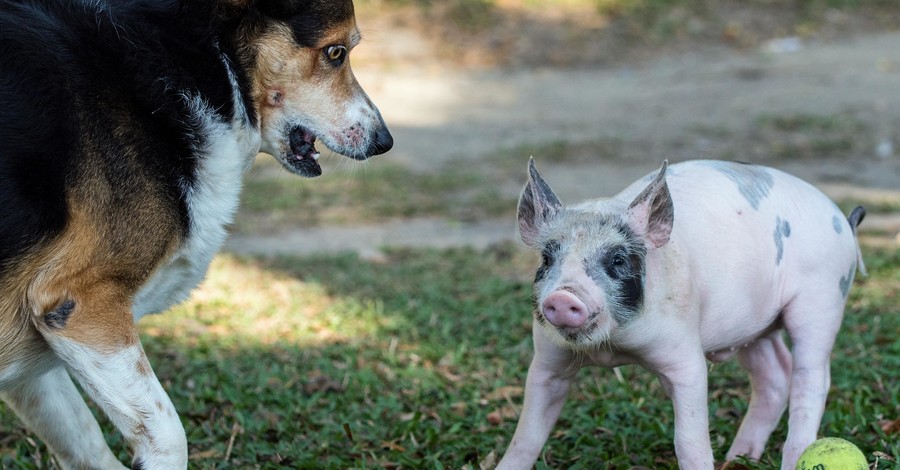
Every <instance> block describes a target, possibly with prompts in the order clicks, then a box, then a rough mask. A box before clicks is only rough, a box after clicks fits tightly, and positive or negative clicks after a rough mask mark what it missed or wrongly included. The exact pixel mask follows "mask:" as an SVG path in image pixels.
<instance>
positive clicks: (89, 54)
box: [0, 0, 353, 266]
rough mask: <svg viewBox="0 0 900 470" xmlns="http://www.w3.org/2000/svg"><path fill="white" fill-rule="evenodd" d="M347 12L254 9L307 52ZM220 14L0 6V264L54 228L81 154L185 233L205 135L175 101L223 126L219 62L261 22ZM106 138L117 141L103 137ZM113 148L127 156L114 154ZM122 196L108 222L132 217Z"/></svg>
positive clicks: (317, 4)
mask: <svg viewBox="0 0 900 470" xmlns="http://www.w3.org/2000/svg"><path fill="white" fill-rule="evenodd" d="M347 5H348V4H346V3H343V2H329V1H322V0H320V1H295V2H289V3H285V2H261V4H260V10H261V11H263V12H266V13H271V14H272V15H273V17H276V18H280V17H284V16H288V15H292V19H291V21H289V24H291V26H292V30H293V32H294V37H295V39H296V41H297V42H298V43H299V44H301V45H304V46H307V47H312V45H313V44H315V42H316V40H317V38H318V37H319V35H320V34H321V32H322V30H323V29H324V28H326V27H327V26H328V25H329V24H330V23H331V22H333V21H335V19H336V18H337V19H342V18H348V17H349V16H351V15H352V14H353V10H352V8H348V7H347ZM228 8H229V7H228V6H222V5H219V4H218V3H215V2H211V1H198V2H191V1H189V0H188V1H186V2H184V3H180V2H175V1H171V0H160V1H154V0H147V1H143V2H137V1H126V0H121V1H114V2H109V3H97V4H94V3H93V2H61V1H53V0H47V1H27V0H26V1H15V0H3V1H2V3H0V30H2V31H3V34H2V35H0V71H2V72H3V80H2V82H0V96H2V106H0V145H2V148H3V150H2V152H0V156H2V159H0V201H3V208H2V211H0V266H7V265H8V264H9V263H10V262H11V261H12V260H14V259H16V258H17V257H19V256H21V255H22V254H24V253H26V252H27V251H28V248H30V247H35V246H37V245H39V242H40V241H41V240H45V239H48V238H51V237H53V235H55V234H57V233H58V232H59V231H60V230H61V229H62V228H63V227H64V226H65V223H66V217H67V211H66V200H65V188H66V187H67V186H76V185H77V184H78V179H79V177H80V173H82V172H84V171H87V170H85V169H84V166H85V165H87V164H88V162H85V161H84V157H85V155H87V154H93V155H96V157H97V158H99V159H102V161H101V162H92V163H90V164H91V165H99V166H100V167H102V171H103V172H104V176H105V178H106V179H107V180H108V181H110V182H112V183H114V184H116V185H120V186H123V187H128V186H134V187H136V188H137V187H142V186H144V184H145V183H149V184H152V185H153V186H154V187H155V188H156V189H157V190H158V191H160V194H162V195H164V196H165V198H166V199H167V200H168V201H169V203H170V204H171V209H172V210H173V211H175V212H177V214H178V219H179V221H180V224H181V225H182V227H183V229H184V230H186V229H187V226H188V225H189V224H190V217H189V213H188V211H187V208H186V207H185V204H184V192H185V190H186V189H187V188H189V187H190V186H191V185H192V184H193V183H194V177H195V175H194V167H195V164H196V159H197V158H198V155H197V152H195V149H196V148H198V147H201V146H202V145H203V143H204V142H203V139H204V136H203V135H200V134H197V133H196V132H195V131H196V129H194V128H192V127H191V123H189V122H185V121H184V116H185V115H187V109H186V104H185V102H184V100H182V99H180V96H178V95H177V93H178V91H179V90H184V89H191V90H196V91H197V92H198V93H199V94H201V95H202V96H203V97H204V98H205V99H206V100H208V102H209V103H210V104H211V105H212V107H213V108H214V109H216V110H217V112H218V113H219V114H220V115H221V116H222V117H223V119H224V120H226V121H230V120H231V119H232V118H233V117H234V116H233V114H234V112H235V110H234V106H233V103H232V100H231V91H232V90H231V84H230V82H229V78H228V74H227V71H226V70H225V68H224V67H223V65H222V62H221V60H220V58H219V55H220V53H221V54H224V55H226V56H227V57H229V59H230V60H231V61H232V63H235V64H236V63H239V61H238V55H237V54H238V53H237V50H238V48H239V47H241V44H239V43H238V42H239V41H240V40H241V39H242V37H243V36H244V35H246V34H248V33H250V32H251V31H247V30H248V28H261V27H263V26H264V24H265V22H266V21H268V20H269V19H268V17H266V16H264V15H258V17H257V18H256V19H255V21H251V22H248V21H247V18H239V17H238V16H237V15H239V13H238V11H237V10H236V11H235V12H234V13H233V15H235V16H234V17H229V12H227V11H226V12H224V13H225V14H224V15H223V14H222V13H223V12H217V11H215V10H216V9H226V10H227V9H228ZM298 10H305V11H308V12H309V14H305V15H297V14H296V13H297V11H298ZM214 38H215V39H217V40H218V43H217V44H218V48H217V47H216V43H214V42H213V39H214ZM161 75H164V76H165V77H166V78H167V79H168V80H169V81H168V82H165V81H162V80H160V76H161ZM235 75H236V79H237V81H238V83H239V86H240V88H241V89H242V91H243V96H244V99H245V106H246V108H247V110H248V112H247V116H246V118H247V119H248V121H249V123H250V124H251V125H256V121H257V119H258V115H257V111H256V109H255V108H254V107H253V106H252V103H250V95H249V82H248V77H247V75H246V71H245V70H244V69H243V68H241V67H236V68H235ZM113 129H115V130H119V131H121V132H122V134H123V135H121V136H118V138H112V136H111V135H110V132H111V130H113ZM122 146H127V147H128V148H129V149H130V150H132V151H134V152H135V154H134V156H133V157H126V156H124V155H125V154H126V153H125V152H121V151H119V150H121V149H120V148H118V147H122ZM97 147H101V148H97ZM135 179H141V180H142V181H141V183H137V182H135V181H134V180H135ZM122 197H123V199H124V200H123V201H119V202H120V204H119V205H120V208H121V209H122V212H123V213H122V214H109V215H110V216H121V217H131V214H129V213H128V211H127V209H126V208H128V207H130V206H132V205H134V203H136V201H132V200H139V199H140V198H142V197H143V194H141V193H130V194H129V193H125V194H122Z"/></svg>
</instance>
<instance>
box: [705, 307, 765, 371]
mask: <svg viewBox="0 0 900 470" xmlns="http://www.w3.org/2000/svg"><path fill="white" fill-rule="evenodd" d="M725 326H729V327H730V328H729V329H725V330H723V329H722V328H721V327H719V328H716V329H715V332H713V333H708V334H706V335H703V336H704V337H705V338H704V339H703V352H704V353H705V354H706V358H707V359H709V360H710V361H713V362H722V361H726V360H728V359H730V358H731V356H734V355H735V354H737V353H738V352H739V351H740V350H741V349H743V348H746V347H748V346H751V345H753V343H754V342H756V340H757V339H759V338H762V337H764V336H768V335H770V334H771V333H773V332H775V331H777V330H780V329H781V328H782V324H781V316H780V315H779V314H777V313H776V314H774V315H772V316H771V317H769V318H764V319H757V320H755V321H747V320H746V319H744V320H741V319H735V320H734V321H732V322H728V323H727V324H726V325H725Z"/></svg>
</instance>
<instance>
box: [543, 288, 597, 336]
mask: <svg viewBox="0 0 900 470" xmlns="http://www.w3.org/2000/svg"><path fill="white" fill-rule="evenodd" d="M541 308H542V309H543V311H544V317H546V318H547V321H549V322H550V324H552V325H553V326H557V327H560V328H578V327H580V326H582V325H584V322H585V321H587V318H588V309H587V306H586V305H584V302H582V301H581V300H579V299H578V297H576V296H575V295H574V294H572V293H571V292H568V291H564V290H558V291H554V292H553V293H551V294H550V295H548V296H547V298H546V299H544V303H543V304H541Z"/></svg>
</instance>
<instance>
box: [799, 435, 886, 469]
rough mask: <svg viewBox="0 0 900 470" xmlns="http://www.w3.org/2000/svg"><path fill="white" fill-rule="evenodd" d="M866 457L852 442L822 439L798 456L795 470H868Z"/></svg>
mask: <svg viewBox="0 0 900 470" xmlns="http://www.w3.org/2000/svg"><path fill="white" fill-rule="evenodd" d="M868 469H869V463H868V462H866V456H865V455H863V453H862V451H861V450H859V449H858V448H857V447H856V446H855V445H853V443H852V442H850V441H847V440H844V439H841V438H839V437H824V438H822V439H819V440H818V441H816V442H813V443H812V444H810V445H809V447H807V448H806V450H804V451H803V454H801V455H800V460H799V461H797V467H796V470H868Z"/></svg>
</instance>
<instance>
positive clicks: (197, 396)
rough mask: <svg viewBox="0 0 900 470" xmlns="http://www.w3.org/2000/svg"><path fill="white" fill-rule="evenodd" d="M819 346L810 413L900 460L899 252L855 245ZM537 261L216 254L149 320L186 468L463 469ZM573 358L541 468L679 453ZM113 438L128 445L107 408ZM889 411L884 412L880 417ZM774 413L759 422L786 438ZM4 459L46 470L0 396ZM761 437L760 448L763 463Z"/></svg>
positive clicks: (732, 414) (828, 428) (505, 402)
mask: <svg viewBox="0 0 900 470" xmlns="http://www.w3.org/2000/svg"><path fill="white" fill-rule="evenodd" d="M865 251H866V263H867V265H868V267H869V271H870V276H869V277H868V278H864V279H859V280H858V281H857V282H856V285H855V286H854V289H853V290H852V293H851V295H850V300H849V303H848V309H847V314H846V318H845V323H844V326H843V329H842V333H841V335H840V336H839V338H838V343H837V345H836V347H835V350H834V353H833V362H832V372H833V384H832V390H831V394H830V396H829V402H828V408H827V410H826V413H825V418H824V421H823V424H822V427H821V429H820V432H821V434H822V435H830V436H842V437H845V438H847V439H850V440H851V441H853V442H854V443H856V444H857V445H858V446H860V447H861V448H862V449H863V450H864V452H865V453H866V455H867V457H868V458H869V460H870V461H872V462H874V459H875V452H880V453H881V454H878V455H880V456H881V457H880V463H879V467H878V468H896V465H894V464H891V463H890V462H887V461H886V460H885V459H886V458H891V459H894V460H897V459H898V458H900V439H898V438H897V432H898V431H897V426H898V421H897V420H898V418H900V377H898V375H897V371H898V370H900V339H898V338H897V331H900V311H898V309H897V305H898V301H900V250H898V249H893V250H875V249H866V250H865ZM536 262H537V260H536V258H535V256H534V255H533V254H531V253H529V252H527V251H525V250H524V249H523V248H521V247H519V246H514V245H500V246H496V247H493V248H490V249H488V250H485V251H475V250H472V249H465V248H460V249H452V250H446V251H436V250H394V251H389V252H388V253H387V256H386V258H384V259H380V260H378V261H365V260H362V259H359V258H358V257H356V256H355V255H338V256H321V257H311V258H304V259H295V258H277V259H253V258H235V257H232V256H220V257H219V258H218V259H217V260H216V261H215V262H214V265H213V268H212V270H211V271H210V275H209V278H208V280H207V281H206V282H205V284H204V285H203V286H202V288H201V289H200V290H199V291H198V292H196V293H195V295H194V297H193V299H192V300H191V301H190V302H188V303H186V304H184V305H182V306H179V307H177V308H175V309H174V310H173V311H171V312H169V313H167V314H166V315H161V316H154V317H148V318H145V319H144V320H143V321H142V322H141V325H140V326H141V331H142V337H143V341H144V345H145V348H146V350H147V352H148V355H149V356H150V358H151V362H152V363H153V365H154V369H155V371H156V373H157V375H158V376H159V377H160V379H161V381H162V383H163V385H164V387H165V388H166V389H167V390H168V391H169V394H170V395H171V397H172V399H173V400H174V402H175V405H176V407H177V408H178V410H179V411H180V415H181V418H182V421H183V423H184V425H185V429H186V432H187V434H188V439H189V442H190V458H191V460H190V463H191V468H199V469H218V468H242V469H243V468H478V467H479V464H480V463H482V462H485V463H489V462H491V461H493V460H494V459H496V458H497V457H499V456H501V455H502V453H503V450H504V449H505V446H506V444H507V440H508V439H509V437H510V436H511V435H512V431H513V429H514V427H515V419H516V415H517V412H518V410H519V407H520V404H521V399H522V396H521V394H522V388H521V387H522V385H523V383H524V378H525V373H526V368H527V365H528V361H529V360H530V356H531V343H530V337H529V334H530V333H529V331H530V321H529V311H530V304H529V302H530V301H529V296H530V280H529V278H530V277H531V274H532V271H533V269H534V266H535V264H536ZM711 368H712V369H711V373H710V380H711V385H710V397H711V398H710V416H711V427H712V430H711V432H712V439H713V443H714V447H715V449H714V450H715V455H716V458H717V460H719V461H721V460H722V458H723V455H724V452H725V451H726V450H727V446H728V444H729V442H730V440H731V439H732V438H733V435H734V432H735V428H736V426H735V419H736V417H737V416H739V415H741V414H742V413H743V412H744V410H745V409H746V401H747V394H748V386H747V379H746V376H745V375H744V374H743V372H742V371H741V370H740V369H739V367H738V366H737V365H736V364H735V363H734V362H727V363H724V364H718V365H714V366H711ZM621 377H622V380H617V379H616V374H613V373H612V372H611V371H608V370H600V369H590V370H583V371H582V372H581V373H580V375H579V379H578V382H577V384H576V385H575V386H574V387H573V390H572V392H571V394H570V397H569V400H568V403H567V405H566V408H565V409H564V411H563V413H562V417H561V418H560V421H559V423H557V425H556V427H555V429H554V432H553V434H552V436H551V438H550V440H549V442H548V444H547V445H546V446H545V448H544V451H543V454H542V457H541V460H540V461H539V463H538V465H537V467H538V468H597V462H604V463H605V464H606V466H607V468H620V469H621V468H630V467H631V466H634V465H640V466H645V467H651V468H674V467H675V465H676V463H675V457H674V454H673V450H672V443H671V441H672V425H673V423H672V409H671V405H670V404H669V402H668V400H667V399H666V398H665V395H664V394H663V392H662V390H661V387H660V386H659V384H658V383H657V381H656V380H655V379H654V378H653V377H652V376H651V375H650V374H649V373H647V372H646V371H644V370H642V369H640V368H639V367H635V366H632V367H624V368H622V369H621ZM101 422H102V425H103V427H104V429H105V430H107V431H108V432H109V434H108V438H109V441H110V442H111V445H112V447H113V449H114V451H115V452H117V453H118V455H119V456H120V457H121V458H122V459H123V461H127V459H128V455H127V450H126V449H125V448H124V447H123V444H122V442H121V441H120V440H119V438H118V437H117V435H116V434H115V433H114V432H111V426H110V425H109V423H108V422H106V421H105V420H103V421H101ZM890 423H893V428H891V427H890ZM785 428H786V425H785V423H782V424H781V425H780V426H779V428H778V429H777V430H776V432H775V435H774V436H773V439H774V440H775V441H778V440H783V439H784V437H785ZM0 429H2V430H3V431H0V467H2V468H11V469H13V468H15V469H19V468H22V469H33V468H48V466H51V468H52V465H51V460H50V458H49V457H48V455H47V450H46V448H44V446H43V444H41V443H40V442H39V441H38V440H37V439H36V438H34V437H33V436H31V435H30V434H29V432H28V431H26V430H25V429H24V428H23V427H22V425H21V424H20V423H19V422H18V421H17V420H16V419H15V418H14V417H13V416H12V415H11V414H10V413H9V411H8V410H6V409H5V408H3V407H0ZM778 458H779V455H778V452H777V451H775V450H774V446H770V449H769V451H768V452H767V453H766V455H765V457H764V458H763V461H762V463H761V464H750V465H749V466H750V468H771V467H772V466H774V465H775V463H776V462H777V461H778Z"/></svg>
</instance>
